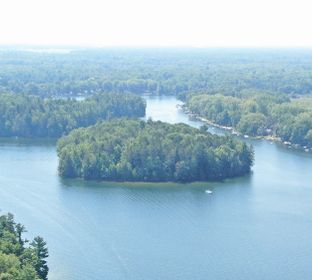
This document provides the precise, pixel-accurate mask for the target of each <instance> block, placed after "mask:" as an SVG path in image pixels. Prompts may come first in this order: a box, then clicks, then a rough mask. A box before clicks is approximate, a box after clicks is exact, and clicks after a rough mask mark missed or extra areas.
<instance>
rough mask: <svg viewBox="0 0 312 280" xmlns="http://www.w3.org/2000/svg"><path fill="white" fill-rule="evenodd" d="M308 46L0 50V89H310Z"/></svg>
mask: <svg viewBox="0 0 312 280" xmlns="http://www.w3.org/2000/svg"><path fill="white" fill-rule="evenodd" d="M311 65H312V55H311V52H310V51H309V50H296V51H294V50H278V51H276V50H259V49H258V50H253V49H249V50H248V49H245V50H237V49H236V50H235V49H233V50H222V49H221V50H217V49H117V48H116V49H93V50H92V49H89V50H78V49H77V50H73V51H72V52H70V53H68V54H53V53H35V52H26V51H1V52H0V92H1V91H2V92H14V93H26V94H37V95H40V96H64V95H67V96H73V95H74V96H75V95H81V94H82V95H86V94H94V93H100V92H103V91H104V92H119V93H124V92H132V93H149V94H154V95H159V94H171V95H178V96H180V97H181V98H184V97H185V96H186V94H188V93H189V92H207V91H209V92H212V93H221V94H222V95H235V96H239V95H240V94H241V92H242V91H243V90H246V89H248V90H249V91H252V90H256V91H271V92H275V93H285V94H291V95H293V94H300V95H304V94H309V93H311V92H312V68H311Z"/></svg>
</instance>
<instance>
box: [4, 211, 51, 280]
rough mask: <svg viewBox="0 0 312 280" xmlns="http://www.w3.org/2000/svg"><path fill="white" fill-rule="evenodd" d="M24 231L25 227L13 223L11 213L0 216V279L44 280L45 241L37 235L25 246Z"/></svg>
mask: <svg viewBox="0 0 312 280" xmlns="http://www.w3.org/2000/svg"><path fill="white" fill-rule="evenodd" d="M24 232H25V227H24V226H22V225H21V224H18V223H15V222H14V219H13V215H11V214H8V215H2V216H0V279H3V280H39V279H43V280H46V279H47V275H48V270H49V269H48V266H47V262H46V258H47V257H48V250H47V247H46V243H45V241H44V240H43V239H42V238H41V237H39V236H38V237H36V238H35V239H34V240H33V241H32V242H31V243H30V245H29V246H26V244H27V242H28V241H27V240H25V239H24V238H23V236H22V234H23V233H24Z"/></svg>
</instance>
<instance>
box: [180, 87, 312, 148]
mask: <svg viewBox="0 0 312 280" xmlns="http://www.w3.org/2000/svg"><path fill="white" fill-rule="evenodd" d="M186 105H187V107H188V109H189V110H190V111H191V112H193V113H195V114H197V115H200V116H203V117H205V118H207V119H209V120H211V121H213V122H215V123H217V124H220V125H229V126H232V127H234V128H235V129H237V130H238V131H239V132H241V133H243V134H247V135H252V136H265V135H273V136H276V137H280V138H281V139H282V140H283V141H289V142H292V143H294V144H299V145H302V146H305V145H306V146H310V147H312V141H311V130H312V98H309V97H306V98H297V99H289V98H287V97H285V96H283V95H272V94H269V93H254V92H251V93H249V94H243V95H242V96H241V97H239V98H238V97H232V96H222V95H220V94H216V95H209V94H198V95H196V94H194V95H190V96H189V98H188V99H187V103H186Z"/></svg>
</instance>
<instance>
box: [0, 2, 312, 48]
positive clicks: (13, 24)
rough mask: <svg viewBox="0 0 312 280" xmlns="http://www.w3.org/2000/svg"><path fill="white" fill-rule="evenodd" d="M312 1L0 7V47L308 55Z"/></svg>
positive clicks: (4, 4) (23, 4) (9, 4)
mask: <svg viewBox="0 0 312 280" xmlns="http://www.w3.org/2000/svg"><path fill="white" fill-rule="evenodd" d="M310 2H312V1H311V0H293V1H290V0H284V1H282V0H232V1H230V0H215V1H211V0H206V1H205V0H128V1H126V0H0V44H46V45H48V44H57V45H60V44H61V45H90V46H195V47H219V46H222V47H233V46H236V47H244V46H245V47H250V46H257V47H281V46H287V47H291V46H295V47H304V46H305V47H311V46H312V30H311V27H312V16H311V11H312V4H311V3H310Z"/></svg>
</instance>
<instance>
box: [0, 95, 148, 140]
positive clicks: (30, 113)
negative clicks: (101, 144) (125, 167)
mask: <svg viewBox="0 0 312 280" xmlns="http://www.w3.org/2000/svg"><path fill="white" fill-rule="evenodd" d="M145 107H146V104H145V101H144V100H143V99H142V98H141V97H139V96H136V95H134V94H126V93H122V94H120V93H105V94H95V95H93V96H92V97H88V98H86V99H84V100H81V101H79V100H76V99H55V98H41V97H38V96H32V95H26V94H23V95H21V94H0V136H4V137H7V136H20V137H60V136H62V135H64V134H67V133H68V132H69V131H71V130H72V129H74V128H78V127H85V126H89V125H92V124H95V123H96V122H97V121H98V120H105V119H111V118H118V117H129V118H136V117H143V116H144V115H145Z"/></svg>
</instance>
